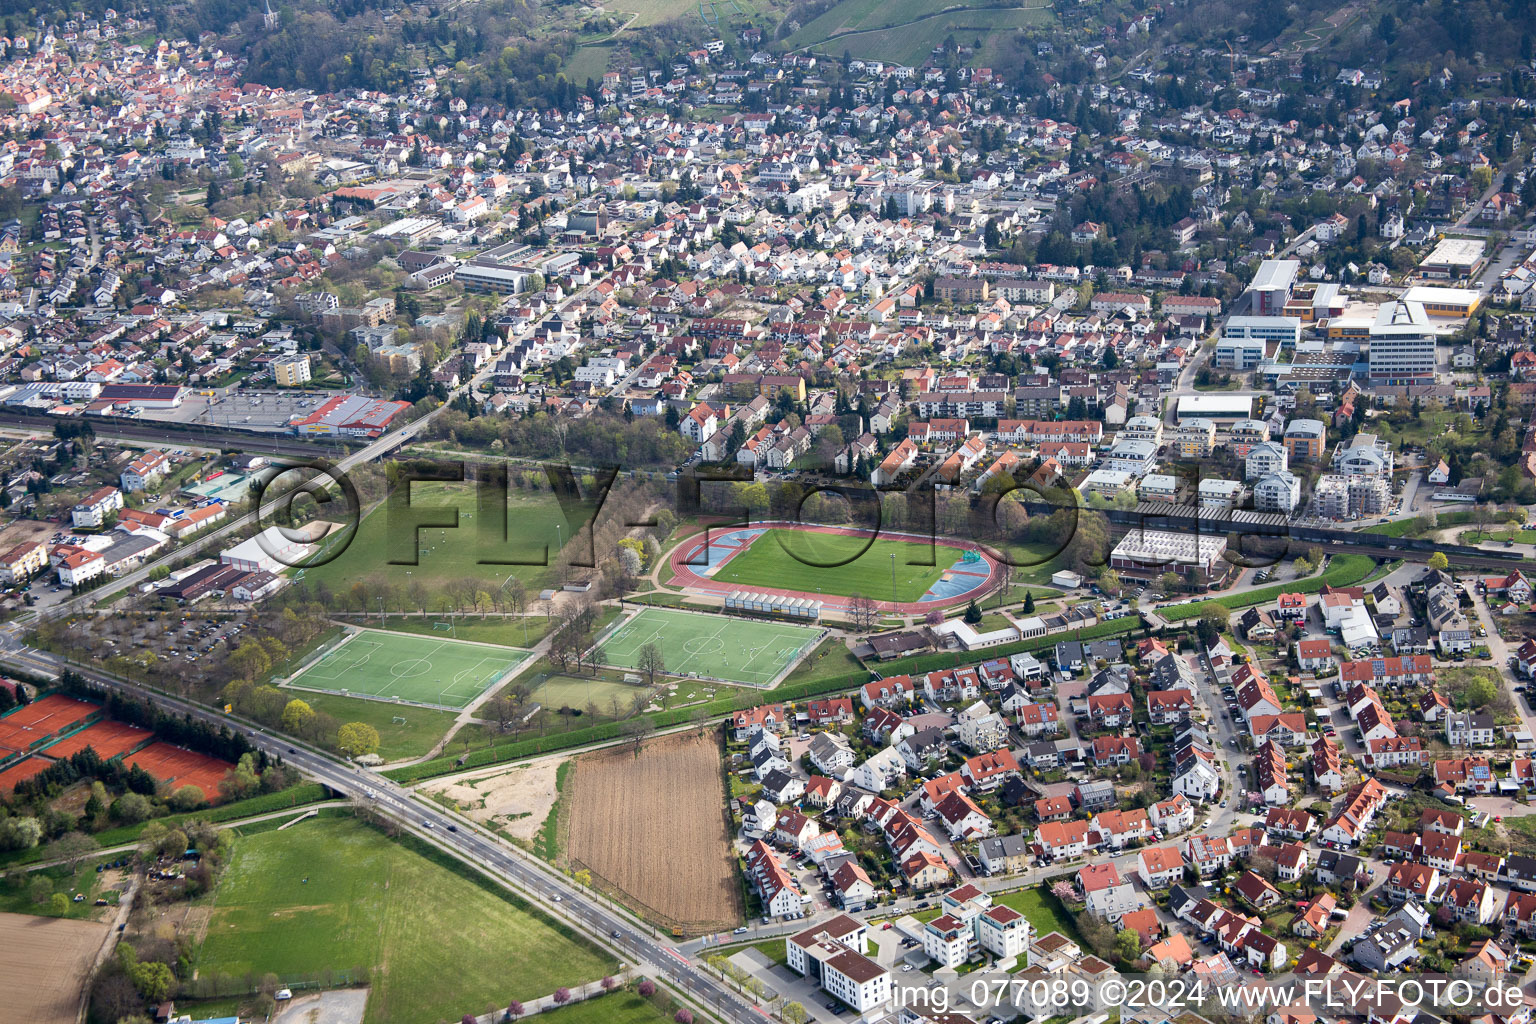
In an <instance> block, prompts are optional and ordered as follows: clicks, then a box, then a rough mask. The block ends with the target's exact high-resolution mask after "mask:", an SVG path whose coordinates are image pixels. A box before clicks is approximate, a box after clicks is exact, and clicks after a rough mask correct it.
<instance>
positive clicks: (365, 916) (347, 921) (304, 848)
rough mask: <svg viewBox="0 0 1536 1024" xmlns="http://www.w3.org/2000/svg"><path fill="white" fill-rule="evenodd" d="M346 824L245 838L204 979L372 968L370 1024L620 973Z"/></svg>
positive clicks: (487, 895)
mask: <svg viewBox="0 0 1536 1024" xmlns="http://www.w3.org/2000/svg"><path fill="white" fill-rule="evenodd" d="M467 870H468V869H460V868H458V867H457V866H455V867H453V868H449V867H445V866H444V865H442V864H439V863H438V862H437V861H435V860H434V859H431V858H429V857H428V856H426V855H424V854H423V853H420V852H418V851H417V849H414V848H408V847H407V846H405V845H402V844H400V843H396V842H393V841H391V840H390V839H388V838H387V837H385V836H384V835H383V834H382V833H380V832H378V831H376V830H375V829H373V828H370V827H369V826H367V825H365V824H363V823H362V822H359V821H357V820H355V819H351V818H317V819H312V820H310V821H306V822H303V823H302V824H299V825H295V826H294V827H292V828H290V829H288V830H286V831H284V832H277V831H271V832H263V833H261V834H259V835H254V836H248V837H244V838H242V839H240V840H239V841H238V842H237V843H236V845H235V851H234V854H233V856H232V858H231V860H230V864H229V868H228V869H227V871H226V872H225V875H224V877H223V879H222V880H221V881H220V883H219V886H218V889H217V891H216V892H215V894H214V896H213V906H212V910H211V914H210V918H209V921H208V927H207V934H206V938H205V939H204V941H203V943H202V947H201V949H200V950H199V952H198V955H197V960H196V962H197V968H198V971H199V973H200V974H201V975H210V974H213V973H220V974H225V975H235V976H239V975H244V974H246V973H248V972H251V973H255V974H257V975H261V974H263V973H266V972H269V971H270V972H272V973H275V974H277V975H278V976H279V977H282V976H284V975H289V976H293V975H300V974H314V973H316V972H322V971H326V970H337V971H345V970H349V969H351V968H355V967H364V968H368V969H370V970H371V971H372V972H373V984H372V989H371V992H370V994H369V997H368V1010H367V1014H366V1016H365V1018H364V1020H365V1022H367V1024H371V1022H384V1021H395V1020H412V1021H427V1020H439V1019H444V1018H453V1019H457V1018H458V1017H459V1016H460V1015H461V1014H463V1013H466V1012H474V1013H480V1012H482V1011H484V1009H485V1007H486V1005H487V1004H490V1003H496V1004H498V1005H502V1006H505V1005H506V1003H507V1001H508V1000H510V999H530V998H533V997H536V996H541V995H548V994H549V993H550V992H552V991H554V990H555V989H556V988H558V987H559V986H561V985H572V984H579V983H582V982H587V981H593V980H595V979H597V978H600V977H602V976H603V975H605V974H608V973H610V972H612V971H613V970H614V968H615V966H616V964H615V962H614V961H613V960H612V958H611V957H609V956H608V955H607V954H605V953H603V952H601V951H600V950H597V949H595V948H594V947H592V946H591V945H589V944H587V943H586V942H585V941H584V940H581V939H579V938H576V937H575V936H573V935H571V934H570V933H568V932H566V931H565V930H564V929H563V928H561V927H560V926H558V925H556V924H554V923H553V922H551V921H549V920H548V919H547V918H544V917H543V916H541V915H539V914H538V913H537V912H535V911H534V910H533V909H532V908H530V907H528V906H526V905H525V904H523V903H521V902H520V901H518V900H515V899H513V898H512V897H510V896H509V895H507V894H505V893H503V892H502V891H500V890H499V889H497V888H495V887H494V886H493V885H492V884H491V883H489V882H484V881H483V880H481V879H480V878H479V877H478V876H476V877H474V878H471V877H468V876H467V875H466V874H464V873H463V872H464V871H467Z"/></svg>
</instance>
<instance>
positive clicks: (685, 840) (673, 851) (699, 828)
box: [560, 733, 742, 934]
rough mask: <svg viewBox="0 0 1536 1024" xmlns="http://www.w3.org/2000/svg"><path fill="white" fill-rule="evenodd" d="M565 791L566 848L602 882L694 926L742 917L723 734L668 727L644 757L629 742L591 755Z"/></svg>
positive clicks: (572, 860) (671, 920) (672, 923)
mask: <svg viewBox="0 0 1536 1024" xmlns="http://www.w3.org/2000/svg"><path fill="white" fill-rule="evenodd" d="M562 799H563V800H564V801H566V807H565V810H564V813H563V814H562V815H561V820H562V822H563V826H564V827H563V829H562V837H561V844H560V848H561V853H562V856H563V858H564V859H565V861H566V862H567V863H568V864H569V865H570V866H571V867H573V868H583V867H584V868H586V869H587V870H589V871H591V872H592V875H593V881H594V884H597V885H599V886H600V887H602V888H603V889H605V890H607V891H609V892H611V893H613V894H614V895H615V896H617V897H618V898H619V899H621V900H623V901H624V902H626V903H629V904H631V905H632V906H634V907H635V908H636V909H638V910H640V911H642V912H643V913H645V915H646V916H647V917H649V918H651V919H652V920H654V921H655V922H656V923H657V924H659V925H662V926H663V927H666V928H670V929H676V930H678V931H681V932H684V933H687V934H697V933H701V932H707V931H718V930H721V929H723V928H728V927H731V926H734V925H735V924H737V923H739V922H740V920H741V915H742V906H741V885H740V883H739V882H738V880H737V878H736V863H735V856H734V854H733V853H732V852H731V843H730V836H729V835H728V833H727V831H726V819H725V785H724V781H723V780H722V779H721V775H720V745H719V742H718V739H717V738H716V737H715V736H713V735H704V736H700V735H698V734H697V733H677V734H675V735H672V736H665V737H662V738H660V739H656V740H652V741H650V742H648V743H646V744H644V745H643V746H642V747H641V748H640V752H639V756H638V757H637V756H636V755H635V751H634V749H633V747H631V746H629V745H624V746H620V747H612V748H609V749H607V750H600V751H596V752H594V753H591V754H586V755H583V756H582V757H580V758H578V759H577V760H576V761H575V765H574V769H573V770H572V772H571V777H570V779H569V780H568V781H567V783H566V791H565V793H564V794H562Z"/></svg>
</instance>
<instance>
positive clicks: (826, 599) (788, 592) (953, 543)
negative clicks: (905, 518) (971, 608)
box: [667, 522, 997, 615]
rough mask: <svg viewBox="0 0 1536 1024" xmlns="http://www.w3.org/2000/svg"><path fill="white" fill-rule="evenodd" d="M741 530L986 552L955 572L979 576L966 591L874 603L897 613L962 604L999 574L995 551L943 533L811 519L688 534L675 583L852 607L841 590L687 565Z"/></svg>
mask: <svg viewBox="0 0 1536 1024" xmlns="http://www.w3.org/2000/svg"><path fill="white" fill-rule="evenodd" d="M741 530H804V531H805V532H807V533H830V534H838V535H842V536H845V537H880V538H884V539H887V540H909V541H917V542H919V543H927V542H928V541H930V540H932V541H933V543H934V546H935V547H940V548H954V549H955V550H956V551H967V550H975V551H976V553H977V554H979V555H981V561H980V562H979V563H972V564H973V565H975V566H976V571H975V572H974V573H973V572H970V571H967V570H959V569H957V570H955V572H956V573H957V574H959V575H967V576H970V575H974V576H975V577H976V579H977V583H976V585H975V586H974V587H972V588H970V589H969V590H967V591H965V592H964V593H961V594H955V595H953V596H951V597H944V598H938V599H936V600H933V601H876V602H875V607H876V608H878V609H879V610H880V611H882V612H889V613H892V614H896V615H921V614H923V613H924V612H930V611H934V610H935V609H941V608H952V607H954V606H955V605H957V604H965V603H966V602H968V601H970V600H971V599H972V598H979V597H980V596H981V595H982V594H984V593H985V592H986V591H987V590H989V589H990V588H991V585H992V582H993V581H994V580H995V579H996V578H997V560H996V559H995V558H993V557H992V555H991V554H989V553H988V552H987V551H985V550H983V549H982V548H980V547H976V548H971V547H969V546H967V545H966V544H965V543H963V542H961V541H957V540H949V539H946V538H943V537H925V536H922V535H920V534H914V533H898V532H895V531H890V530H880V531H875V530H861V529H859V528H857V527H850V526H818V525H814V524H810V523H785V522H765V523H751V524H749V525H746V526H732V527H722V528H717V529H714V530H711V531H707V532H705V533H700V534H696V535H694V536H692V537H689V538H688V539H687V540H685V541H683V542H682V543H681V544H679V545H678V546H677V547H675V548H673V549H672V553H671V554H670V555H669V556H667V561H668V564H670V565H671V567H672V583H673V584H674V585H676V586H680V587H682V588H684V589H685V590H692V591H696V592H698V593H703V594H718V595H721V596H724V595H726V594H729V593H731V592H732V591H735V590H747V591H751V592H753V593H759V594H773V595H774V596H776V597H808V598H810V599H811V600H813V601H820V602H822V603H823V604H824V605H825V606H826V607H828V608H834V609H845V608H846V607H847V604H846V602H847V600H848V599H847V598H846V597H845V596H843V595H841V594H818V593H816V592H815V591H806V590H795V589H793V588H789V587H761V586H750V587H749V586H746V585H744V584H740V583H722V582H717V581H716V580H713V579H711V578H710V577H708V576H703V575H700V574H699V573H698V572H695V571H694V570H695V569H696V568H702V566H693V565H689V564H688V563H689V561H690V560H693V559H695V558H697V557H698V556H699V555H700V554H701V552H702V550H703V547H704V543H705V540H706V538H710V537H713V538H715V539H714V540H713V542H712V545H711V546H719V540H718V538H720V537H724V536H726V535H728V534H730V533H733V532H736V531H741ZM760 540H762V535H758V536H757V537H755V538H753V540H752V542H751V543H750V544H746V545H743V546H741V547H737V548H735V549H734V550H733V551H731V553H730V554H729V555H727V556H725V557H724V558H722V559H721V560H720V561H719V562H718V563H716V568H717V569H718V568H719V567H720V566H722V565H725V564H727V563H728V562H730V560H731V559H732V558H735V557H736V556H737V555H738V554H740V553H741V552H743V551H745V550H746V549H747V548H748V547H751V546H752V544H755V543H757V542H758V541H760ZM983 566H985V568H986V572H985V573H984V574H983V573H982V572H981V567H983Z"/></svg>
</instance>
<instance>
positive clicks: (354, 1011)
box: [272, 988, 368, 1024]
mask: <svg viewBox="0 0 1536 1024" xmlns="http://www.w3.org/2000/svg"><path fill="white" fill-rule="evenodd" d="M367 1006H368V990H367V989H365V988H342V989H336V990H335V991H332V992H320V993H318V994H316V995H311V996H299V997H298V998H297V999H294V1000H293V1001H292V1002H290V1003H289V1004H288V1005H287V1006H285V1007H283V1009H282V1010H280V1011H279V1012H278V1014H277V1015H276V1016H275V1017H273V1018H272V1024H361V1022H362V1019H363V1010H364V1009H366V1008H367Z"/></svg>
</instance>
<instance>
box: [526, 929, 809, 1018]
mask: <svg viewBox="0 0 1536 1024" xmlns="http://www.w3.org/2000/svg"><path fill="white" fill-rule="evenodd" d="M779 945H780V946H781V947H782V946H783V945H784V943H783V942H780V943H779ZM664 1005H665V1007H666V1008H663V1006H664ZM670 1007H671V999H670V998H669V997H668V996H666V995H664V994H663V993H661V992H660V991H658V992H657V993H656V995H654V996H652V997H651V998H650V999H647V998H645V997H644V996H642V995H641V994H640V993H638V992H634V991H628V992H614V993H611V994H609V995H606V996H598V997H597V998H596V999H585V1000H582V1001H581V1002H579V1003H572V1004H571V1005H569V1006H562V1007H561V1008H560V1009H558V1010H550V1011H548V1012H547V1013H541V1014H539V1020H541V1021H548V1022H549V1024H671V1021H672V1013H673V1011H672V1010H671V1008H670Z"/></svg>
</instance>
